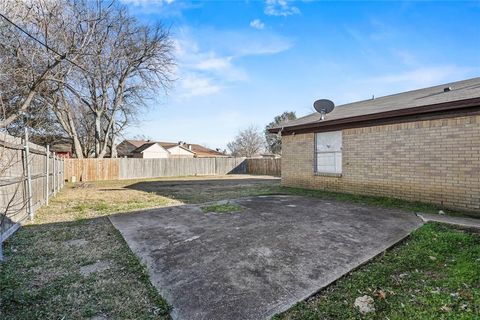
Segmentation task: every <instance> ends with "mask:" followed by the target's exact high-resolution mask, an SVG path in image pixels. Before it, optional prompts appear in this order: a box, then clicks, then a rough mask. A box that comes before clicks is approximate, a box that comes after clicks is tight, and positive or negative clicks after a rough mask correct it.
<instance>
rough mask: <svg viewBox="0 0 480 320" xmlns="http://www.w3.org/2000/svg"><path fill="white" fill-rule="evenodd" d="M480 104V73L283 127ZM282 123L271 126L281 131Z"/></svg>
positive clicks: (286, 129) (314, 115)
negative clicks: (479, 74) (476, 76)
mask: <svg viewBox="0 0 480 320" xmlns="http://www.w3.org/2000/svg"><path fill="white" fill-rule="evenodd" d="M479 106H480V77H478V78H472V79H468V80H463V81H457V82H451V83H447V84H443V85H438V86H433V87H429V88H424V89H419V90H413V91H407V92H403V93H398V94H393V95H388V96H384V97H378V98H374V99H369V100H364V101H358V102H353V103H348V104H344V105H340V106H337V107H335V109H334V110H333V111H332V112H331V113H329V114H327V115H326V117H325V119H324V120H320V114H319V113H316V112H315V113H312V114H310V115H308V116H305V117H302V118H299V119H296V120H290V121H288V123H286V124H285V125H284V127H283V130H284V131H282V133H283V132H289V131H290V132H292V131H298V130H310V131H311V130H312V129H315V128H321V127H328V126H330V127H332V128H333V126H336V125H340V124H345V123H353V122H360V121H367V120H375V119H377V120H378V119H386V118H394V117H400V116H412V115H419V114H422V113H423V114H426V113H432V112H439V111H448V110H454V109H460V108H469V107H479ZM281 128H282V125H279V126H276V127H274V128H272V129H270V130H269V131H270V132H273V133H275V132H278V131H280V130H281Z"/></svg>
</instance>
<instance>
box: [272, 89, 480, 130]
mask: <svg viewBox="0 0 480 320" xmlns="http://www.w3.org/2000/svg"><path fill="white" fill-rule="evenodd" d="M476 106H480V97H478V98H471V99H463V100H455V101H449V102H442V103H436V104H430V105H425V106H421V107H412V108H404V109H398V110H392V111H385V112H378V113H373V114H366V115H361V116H355V117H348V118H342V119H336V120H331V121H318V122H310V123H305V124H300V125H296V126H285V127H283V128H281V127H276V128H272V129H269V130H268V131H269V132H270V133H278V132H279V131H282V133H283V132H285V133H287V132H295V131H298V130H302V131H306V130H312V131H315V129H320V128H322V127H335V126H336V125H345V124H358V123H361V122H364V121H371V120H382V119H385V120H386V119H390V118H396V117H402V116H412V115H421V114H426V113H431V112H439V111H451V110H455V109H461V108H468V107H476Z"/></svg>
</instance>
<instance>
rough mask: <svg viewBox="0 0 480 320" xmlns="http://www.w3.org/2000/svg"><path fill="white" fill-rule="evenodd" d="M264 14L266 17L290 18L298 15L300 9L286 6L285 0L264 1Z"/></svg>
mask: <svg viewBox="0 0 480 320" xmlns="http://www.w3.org/2000/svg"><path fill="white" fill-rule="evenodd" d="M264 12H265V14H266V15H268V16H283V17H286V16H291V15H295V14H300V9H298V8H297V7H295V6H291V5H289V4H288V1H287V0H266V1H265V10H264Z"/></svg>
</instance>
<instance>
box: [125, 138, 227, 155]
mask: <svg viewBox="0 0 480 320" xmlns="http://www.w3.org/2000/svg"><path fill="white" fill-rule="evenodd" d="M125 143H130V144H132V145H134V146H135V147H136V148H135V149H132V150H130V151H129V150H128V149H127V148H124V146H121V145H122V144H123V145H124V144H125ZM155 143H157V144H159V145H160V146H161V147H163V148H164V149H165V150H167V151H168V149H170V148H174V147H180V148H182V149H184V150H186V151H188V152H191V153H194V154H195V155H196V156H197V157H224V156H225V154H223V153H221V152H218V151H216V150H212V149H209V148H207V147H204V146H201V145H199V144H190V143H189V144H187V143H185V144H179V143H177V142H165V141H159V142H153V141H145V140H124V141H123V142H122V143H120V144H119V147H120V149H121V150H122V151H123V153H125V155H127V153H128V154H131V153H139V152H142V151H144V150H145V149H147V148H149V147H151V146H152V145H153V144H155ZM190 148H191V149H190ZM123 153H122V156H123V155H124V154H123ZM119 155H120V152H119Z"/></svg>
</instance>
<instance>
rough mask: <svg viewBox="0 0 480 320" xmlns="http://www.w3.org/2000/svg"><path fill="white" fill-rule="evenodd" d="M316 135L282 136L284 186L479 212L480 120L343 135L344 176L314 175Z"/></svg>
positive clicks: (351, 131) (359, 130)
mask: <svg viewBox="0 0 480 320" xmlns="http://www.w3.org/2000/svg"><path fill="white" fill-rule="evenodd" d="M314 136H315V134H314V133H306V134H296V135H286V136H283V137H282V185H284V186H291V187H304V188H313V189H322V190H328V191H339V192H347V193H358V194H364V195H376V196H390V197H396V198H402V199H406V200H411V201H422V202H430V203H436V204H440V205H443V206H444V207H445V208H452V209H460V210H466V211H480V115H472V116H467V117H456V118H446V119H439V120H424V121H417V122H408V123H399V124H389V125H379V126H373V127H364V128H354V129H344V130H342V139H343V147H342V157H343V159H342V175H341V176H340V177H333V176H322V175H316V174H315V173H314Z"/></svg>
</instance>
